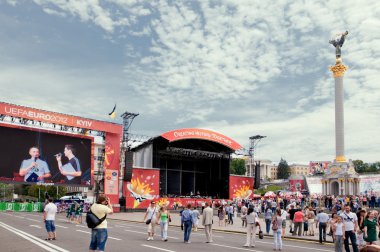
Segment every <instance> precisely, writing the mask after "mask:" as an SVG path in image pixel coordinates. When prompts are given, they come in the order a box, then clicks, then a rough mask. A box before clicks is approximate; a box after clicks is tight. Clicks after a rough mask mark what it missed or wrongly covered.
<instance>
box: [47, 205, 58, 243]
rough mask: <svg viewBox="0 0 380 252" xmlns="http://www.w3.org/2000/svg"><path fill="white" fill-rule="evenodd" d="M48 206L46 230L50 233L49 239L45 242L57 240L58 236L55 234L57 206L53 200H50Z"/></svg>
mask: <svg viewBox="0 0 380 252" xmlns="http://www.w3.org/2000/svg"><path fill="white" fill-rule="evenodd" d="M48 202H49V203H48V204H47V205H46V206H45V208H44V222H45V228H46V231H47V233H48V238H46V239H45V240H47V241H50V240H56V238H57V234H56V232H55V223H54V222H55V214H56V213H57V206H56V205H55V204H54V203H53V199H52V198H49V199H48Z"/></svg>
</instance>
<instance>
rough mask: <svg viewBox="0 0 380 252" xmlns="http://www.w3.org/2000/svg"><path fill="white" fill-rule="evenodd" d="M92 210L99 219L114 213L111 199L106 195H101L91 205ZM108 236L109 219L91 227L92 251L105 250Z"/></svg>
mask: <svg viewBox="0 0 380 252" xmlns="http://www.w3.org/2000/svg"><path fill="white" fill-rule="evenodd" d="M90 210H91V212H92V213H93V214H95V215H96V217H98V218H99V219H102V218H104V217H105V216H106V215H107V214H112V213H113V208H112V205H111V203H110V200H109V198H107V197H106V196H105V195H99V197H98V200H97V201H96V203H95V204H93V205H92V206H91V207H90ZM107 238H108V232H107V220H106V219H104V221H102V222H101V223H100V224H99V225H98V226H96V227H95V228H93V229H91V242H90V252H95V250H97V251H104V249H105V246H106V242H107Z"/></svg>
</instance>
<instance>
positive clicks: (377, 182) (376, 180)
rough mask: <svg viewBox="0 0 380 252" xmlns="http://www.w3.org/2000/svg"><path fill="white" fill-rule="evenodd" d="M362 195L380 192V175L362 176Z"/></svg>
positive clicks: (360, 184)
mask: <svg viewBox="0 0 380 252" xmlns="http://www.w3.org/2000/svg"><path fill="white" fill-rule="evenodd" d="M359 186H360V193H364V194H373V193H379V192H380V174H371V175H360V183H359Z"/></svg>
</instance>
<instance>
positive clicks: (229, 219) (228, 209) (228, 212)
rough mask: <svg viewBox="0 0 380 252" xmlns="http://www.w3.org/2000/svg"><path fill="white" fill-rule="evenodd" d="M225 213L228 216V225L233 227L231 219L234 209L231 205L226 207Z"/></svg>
mask: <svg viewBox="0 0 380 252" xmlns="http://www.w3.org/2000/svg"><path fill="white" fill-rule="evenodd" d="M226 213H227V215H228V224H231V225H233V224H234V219H233V213H234V208H233V206H232V204H228V205H227V206H226Z"/></svg>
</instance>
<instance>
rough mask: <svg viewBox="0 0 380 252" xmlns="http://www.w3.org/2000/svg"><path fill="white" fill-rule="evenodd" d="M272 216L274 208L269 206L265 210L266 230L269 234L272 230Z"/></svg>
mask: <svg viewBox="0 0 380 252" xmlns="http://www.w3.org/2000/svg"><path fill="white" fill-rule="evenodd" d="M272 217H273V212H272V209H271V208H269V207H268V208H267V209H266V210H265V216H264V218H265V231H266V232H267V234H269V231H270V224H271V222H272Z"/></svg>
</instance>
